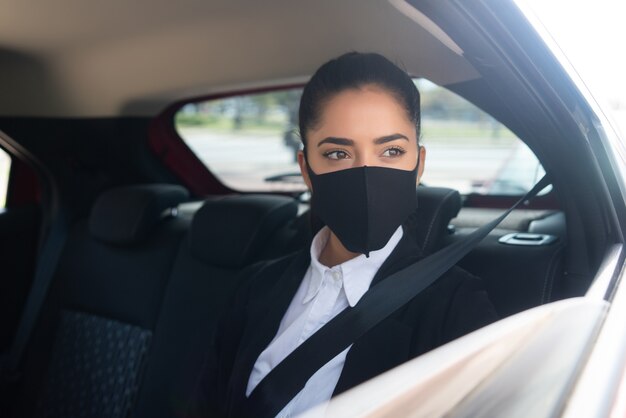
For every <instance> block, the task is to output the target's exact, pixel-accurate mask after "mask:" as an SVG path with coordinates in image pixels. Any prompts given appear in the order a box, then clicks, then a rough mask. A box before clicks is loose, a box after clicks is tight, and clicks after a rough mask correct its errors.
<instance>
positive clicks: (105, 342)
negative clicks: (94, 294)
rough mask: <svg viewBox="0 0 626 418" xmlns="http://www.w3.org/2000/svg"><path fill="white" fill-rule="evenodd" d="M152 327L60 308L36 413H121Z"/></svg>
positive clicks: (131, 395)
mask: <svg viewBox="0 0 626 418" xmlns="http://www.w3.org/2000/svg"><path fill="white" fill-rule="evenodd" d="M151 336H152V333H151V332H150V331H148V330H145V329H142V328H140V327H137V326H133V325H129V324H125V323H122V322H118V321H112V320H109V319H105V318H100V317H97V316H93V315H87V314H84V313H81V312H73V311H64V312H63V313H62V316H61V323H60V324H59V330H58V332H57V338H56V341H55V344H54V347H53V350H52V361H51V367H50V369H49V370H48V375H47V376H46V383H45V385H44V392H43V394H42V396H41V397H40V398H39V401H38V404H37V414H36V415H37V416H39V417H85V418H88V417H111V418H124V417H127V416H128V414H129V412H130V410H131V407H132V404H133V401H134V399H135V394H136V391H137V385H138V384H139V374H140V371H141V366H142V364H143V360H144V356H145V354H146V351H147V349H148V346H149V342H150V338H151Z"/></svg>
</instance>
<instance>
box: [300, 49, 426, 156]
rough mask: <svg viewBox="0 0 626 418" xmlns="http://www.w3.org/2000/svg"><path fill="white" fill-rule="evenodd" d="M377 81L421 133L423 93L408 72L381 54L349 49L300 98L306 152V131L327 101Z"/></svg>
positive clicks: (321, 71)
mask: <svg viewBox="0 0 626 418" xmlns="http://www.w3.org/2000/svg"><path fill="white" fill-rule="evenodd" d="M369 84H373V85H375V86H378V87H381V88H383V89H385V90H387V91H388V92H389V93H391V94H392V95H393V96H394V97H395V98H396V99H397V100H398V101H399V102H400V104H401V105H402V107H404V109H405V110H406V113H407V116H408V118H409V120H410V121H411V122H412V123H414V124H415V129H416V131H417V139H418V142H419V136H420V135H419V134H420V94H419V91H418V90H417V87H415V84H414V83H413V80H411V77H409V75H408V74H407V73H406V71H404V70H402V69H400V68H399V67H398V66H397V65H395V64H394V63H392V62H391V61H389V60H388V59H387V58H385V57H383V56H382V55H380V54H375V53H360V52H349V53H347V54H343V55H341V56H339V57H337V58H335V59H332V60H330V61H328V62H327V63H325V64H324V65H322V66H321V67H320V68H318V70H317V71H316V72H315V74H313V77H311V79H310V80H309V82H308V83H307V84H306V86H304V91H303V92H302V97H301V98H300V111H299V124H300V137H301V138H302V143H303V145H304V149H305V153H306V133H307V130H309V129H311V128H314V127H315V126H316V125H317V124H318V123H319V119H320V116H321V113H322V107H323V106H324V104H325V103H326V102H327V101H328V100H330V99H332V98H333V96H335V95H336V94H338V93H341V92H342V91H344V90H348V89H358V88H361V87H364V86H366V85H369Z"/></svg>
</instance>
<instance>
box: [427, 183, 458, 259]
mask: <svg viewBox="0 0 626 418" xmlns="http://www.w3.org/2000/svg"><path fill="white" fill-rule="evenodd" d="M459 210H461V195H460V194H459V192H458V191H456V190H453V189H447V188H444V187H426V186H419V187H418V188H417V214H418V222H417V225H416V227H417V230H416V236H417V242H418V244H419V245H420V246H421V247H422V250H423V251H424V253H426V254H428V253H432V252H433V251H436V250H437V249H439V246H440V245H441V243H442V238H443V237H444V236H445V234H447V233H448V225H449V223H450V221H451V220H452V218H454V217H456V216H457V215H458V213H459Z"/></svg>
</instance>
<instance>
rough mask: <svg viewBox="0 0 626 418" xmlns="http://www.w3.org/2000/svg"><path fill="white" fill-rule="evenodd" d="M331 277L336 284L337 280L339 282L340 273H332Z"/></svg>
mask: <svg viewBox="0 0 626 418" xmlns="http://www.w3.org/2000/svg"><path fill="white" fill-rule="evenodd" d="M332 276H333V279H335V281H336V282H338V281H339V280H341V273H340V272H338V271H333V272H332Z"/></svg>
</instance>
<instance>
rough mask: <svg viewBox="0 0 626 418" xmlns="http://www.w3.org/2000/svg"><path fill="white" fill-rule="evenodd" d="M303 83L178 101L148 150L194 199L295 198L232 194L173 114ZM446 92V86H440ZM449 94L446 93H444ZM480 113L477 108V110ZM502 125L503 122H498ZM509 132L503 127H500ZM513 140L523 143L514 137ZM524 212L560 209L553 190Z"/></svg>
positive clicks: (504, 204)
mask: <svg viewBox="0 0 626 418" xmlns="http://www.w3.org/2000/svg"><path fill="white" fill-rule="evenodd" d="M304 86H305V83H304V82H302V83H282V84H275V85H269V86H267V85H266V86H260V87H252V88H242V89H234V90H224V91H220V92H218V93H212V94H206V95H198V96H192V97H190V98H186V99H181V100H179V101H176V102H175V103H173V104H172V105H170V106H168V107H167V108H166V109H165V110H164V111H163V112H161V113H160V114H159V115H158V116H156V117H155V118H154V119H153V120H152V122H151V123H150V126H149V132H148V146H149V148H150V150H151V151H152V152H153V154H154V155H155V156H156V157H157V158H158V159H159V160H160V161H161V163H162V164H164V165H165V166H166V168H167V169H168V170H170V171H171V172H172V173H173V174H174V175H175V176H176V177H177V178H178V179H179V180H180V181H181V183H182V184H183V185H184V186H185V187H187V188H188V189H189V190H190V192H191V193H192V195H194V196H196V197H200V198H201V197H206V196H211V195H223V194H274V195H285V196H294V197H295V196H298V195H300V194H301V192H293V191H275V190H267V191H245V190H235V189H233V188H231V187H229V186H228V185H226V184H224V183H223V182H222V181H221V180H220V179H219V178H218V177H217V176H216V175H215V174H214V173H213V172H212V171H211V169H210V167H207V166H206V165H205V164H204V163H203V162H202V161H201V160H200V158H199V157H198V156H197V155H196V154H195V153H194V152H193V151H192V150H191V148H190V147H189V146H188V145H187V144H186V143H185V140H184V139H183V138H182V137H181V136H180V134H179V133H178V131H177V129H176V120H175V118H176V114H177V112H178V111H180V110H181V109H182V108H183V107H184V106H186V105H188V104H192V103H200V102H206V101H212V100H220V99H227V98H231V97H235V96H241V95H253V94H262V93H271V92H278V91H283V90H289V89H296V88H303V87H304ZM439 87H441V88H444V89H445V88H446V87H445V86H439ZM447 90H449V89H447ZM449 91H450V93H452V94H454V95H457V96H459V97H461V98H462V99H464V100H466V101H468V102H469V103H471V104H473V105H474V106H476V105H475V104H474V103H472V102H471V101H470V100H468V99H466V98H465V97H463V96H461V95H459V94H458V93H457V92H455V91H452V90H449ZM478 108H479V109H481V108H480V107H478ZM481 111H483V112H485V113H487V114H488V115H489V116H491V117H493V118H494V119H495V120H497V121H498V122H500V121H499V120H498V119H497V118H496V117H495V116H493V115H491V114H489V113H488V112H486V111H484V110H483V109H481ZM500 123H502V122H500ZM503 125H504V126H505V127H506V128H507V129H509V128H508V127H507V126H506V125H505V124H503ZM515 137H516V138H517V139H518V140H519V141H522V142H524V140H523V139H522V138H520V137H519V136H518V135H517V134H515ZM521 196H522V195H521V194H520V195H501V194H489V195H483V194H479V193H469V194H466V195H463V206H464V207H474V208H490V209H500V208H501V209H506V208H508V207H510V206H511V205H512V204H513V203H514V202H516V201H517V200H518V199H519V198H520V197H521ZM524 209H548V210H549V209H554V210H558V209H560V205H559V202H558V199H557V196H556V193H555V191H554V189H553V190H550V191H549V192H548V193H546V194H544V195H540V196H537V197H535V198H534V199H533V200H532V201H530V202H527V204H526V205H525V206H524Z"/></svg>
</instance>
